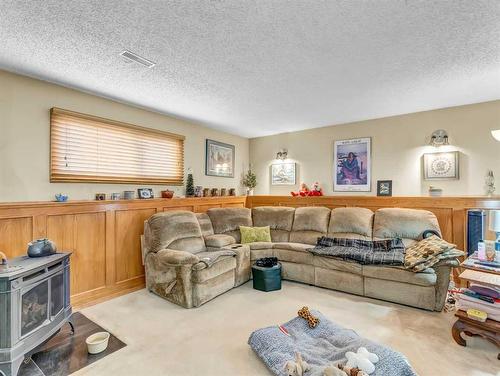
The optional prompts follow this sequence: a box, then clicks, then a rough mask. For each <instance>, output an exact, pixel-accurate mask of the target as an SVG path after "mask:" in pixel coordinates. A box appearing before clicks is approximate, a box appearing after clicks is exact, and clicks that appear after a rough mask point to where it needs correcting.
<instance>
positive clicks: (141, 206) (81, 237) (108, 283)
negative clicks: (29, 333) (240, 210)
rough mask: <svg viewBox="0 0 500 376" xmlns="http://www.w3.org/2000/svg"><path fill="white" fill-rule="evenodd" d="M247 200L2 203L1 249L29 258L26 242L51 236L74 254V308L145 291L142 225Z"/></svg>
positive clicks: (11, 254)
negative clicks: (173, 213) (163, 215)
mask: <svg viewBox="0 0 500 376" xmlns="http://www.w3.org/2000/svg"><path fill="white" fill-rule="evenodd" d="M245 202H246V197H239V196H237V197H208V198H187V199H181V198H174V199H152V200H130V201H127V200H120V201H69V202H66V203H55V202H25V203H6V204H0V250H1V251H3V252H5V253H6V254H7V257H9V258H11V257H15V256H20V255H24V254H26V248H27V243H28V242H30V241H31V240H33V239H38V238H44V237H47V238H49V239H51V240H53V241H54V242H55V243H56V244H57V246H58V248H59V249H60V250H61V251H71V252H73V254H72V256H71V299H72V304H73V306H75V307H77V308H78V307H82V306H85V305H89V304H93V303H96V302H99V301H102V300H105V299H109V298H111V297H114V296H118V295H122V294H125V293H128V292H131V291H134V290H138V289H141V288H143V287H144V267H143V264H142V257H141V240H140V238H141V235H142V233H143V228H144V221H145V220H146V219H148V218H149V217H150V216H151V215H153V214H154V213H158V212H162V211H166V210H190V211H194V212H206V211H207V210H208V209H209V208H213V207H244V206H245Z"/></svg>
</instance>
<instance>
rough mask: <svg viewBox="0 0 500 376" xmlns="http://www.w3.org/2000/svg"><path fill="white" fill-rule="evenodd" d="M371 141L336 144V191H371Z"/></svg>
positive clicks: (355, 139)
mask: <svg viewBox="0 0 500 376" xmlns="http://www.w3.org/2000/svg"><path fill="white" fill-rule="evenodd" d="M371 141H372V139H371V137H364V138H353V139H350V140H340V141H335V142H334V145H333V168H334V171H333V190H334V191H338V192H349V191H351V192H370V191H371Z"/></svg>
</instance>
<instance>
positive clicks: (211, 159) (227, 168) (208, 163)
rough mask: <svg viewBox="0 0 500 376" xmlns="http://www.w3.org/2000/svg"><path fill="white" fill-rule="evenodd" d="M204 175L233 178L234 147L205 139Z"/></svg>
mask: <svg viewBox="0 0 500 376" xmlns="http://www.w3.org/2000/svg"><path fill="white" fill-rule="evenodd" d="M205 175H209V176H220V177H224V178H234V145H229V144H224V143H222V142H218V141H214V140H208V139H207V144H206V156H205Z"/></svg>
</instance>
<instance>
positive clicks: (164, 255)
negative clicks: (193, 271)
mask: <svg viewBox="0 0 500 376" xmlns="http://www.w3.org/2000/svg"><path fill="white" fill-rule="evenodd" d="M156 256H157V257H158V262H159V263H161V264H164V265H175V266H177V265H194V264H197V263H198V262H200V259H199V257H198V256H196V255H195V254H194V253H190V252H186V251H177V250H175V249H168V248H166V249H162V250H160V251H158V252H157V253H156Z"/></svg>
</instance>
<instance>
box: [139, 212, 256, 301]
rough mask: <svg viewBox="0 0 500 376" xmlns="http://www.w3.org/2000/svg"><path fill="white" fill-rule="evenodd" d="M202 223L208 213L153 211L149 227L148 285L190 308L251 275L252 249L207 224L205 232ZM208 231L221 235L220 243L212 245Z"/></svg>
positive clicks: (145, 250) (146, 249)
mask: <svg viewBox="0 0 500 376" xmlns="http://www.w3.org/2000/svg"><path fill="white" fill-rule="evenodd" d="M198 217H200V215H198ZM200 223H202V224H203V217H200V221H199V219H198V218H197V215H195V214H194V213H192V212H189V211H172V212H164V213H158V214H155V215H153V216H152V217H151V218H149V219H148V221H146V223H145V228H144V244H143V253H144V265H145V268H146V286H147V288H148V289H149V290H150V291H152V292H154V293H155V294H157V295H160V296H161V297H163V298H165V299H167V300H169V301H171V302H173V303H176V304H179V305H181V306H183V307H186V308H192V307H198V306H200V305H202V304H203V303H205V302H207V301H209V300H211V299H213V298H214V297H216V296H218V295H220V294H222V293H224V292H226V291H228V290H230V289H232V288H233V287H235V286H237V285H239V284H241V283H244V282H246V281H248V280H249V278H250V271H249V267H247V265H248V266H249V259H250V250H249V248H248V247H247V246H242V245H233V244H232V243H234V239H233V238H231V239H230V240H228V239H220V236H218V235H213V230H211V224H210V226H209V228H207V227H206V226H205V225H203V232H202V226H200ZM208 223H210V222H208ZM205 224H206V222H205ZM210 232H211V233H210ZM204 234H205V236H206V237H207V238H208V239H209V240H210V241H212V242H215V241H216V240H217V237H218V238H219V239H218V240H219V241H218V242H216V244H217V245H218V246H217V247H207V246H206V244H205V236H204ZM211 235H213V237H212V238H210V236H211ZM228 243H229V244H228ZM247 258H248V260H247Z"/></svg>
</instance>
